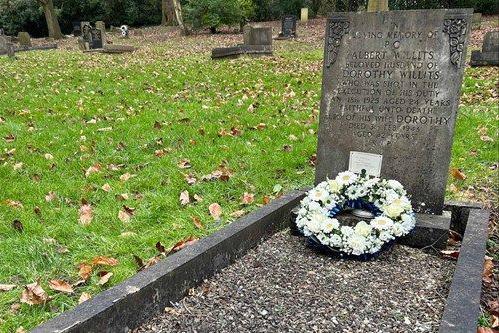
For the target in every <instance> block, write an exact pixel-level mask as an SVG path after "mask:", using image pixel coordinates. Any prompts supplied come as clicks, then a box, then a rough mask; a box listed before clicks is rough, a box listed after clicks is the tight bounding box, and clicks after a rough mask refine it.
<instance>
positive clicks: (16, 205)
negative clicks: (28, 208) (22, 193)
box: [5, 199, 23, 208]
mask: <svg viewBox="0 0 499 333" xmlns="http://www.w3.org/2000/svg"><path fill="white" fill-rule="evenodd" d="M5 203H6V204H7V206H9V207H13V208H23V204H22V203H21V202H20V201H16V200H11V199H7V200H5Z"/></svg>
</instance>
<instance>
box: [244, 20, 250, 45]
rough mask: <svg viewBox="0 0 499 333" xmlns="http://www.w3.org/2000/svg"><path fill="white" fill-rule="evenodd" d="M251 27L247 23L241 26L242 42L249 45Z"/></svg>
mask: <svg viewBox="0 0 499 333" xmlns="http://www.w3.org/2000/svg"><path fill="white" fill-rule="evenodd" d="M251 29H252V27H251V25H249V24H246V25H245V26H244V27H243V44H246V45H249V41H250V34H251Z"/></svg>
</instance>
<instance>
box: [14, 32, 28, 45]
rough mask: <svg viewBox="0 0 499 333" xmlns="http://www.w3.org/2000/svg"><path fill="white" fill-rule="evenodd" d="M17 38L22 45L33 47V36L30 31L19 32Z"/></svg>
mask: <svg viewBox="0 0 499 333" xmlns="http://www.w3.org/2000/svg"><path fill="white" fill-rule="evenodd" d="M17 40H18V41H19V44H20V45H21V46H22V47H31V37H30V36H29V33H27V32H25V31H21V32H19V33H18V34H17Z"/></svg>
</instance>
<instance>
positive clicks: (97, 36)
mask: <svg viewBox="0 0 499 333" xmlns="http://www.w3.org/2000/svg"><path fill="white" fill-rule="evenodd" d="M90 34H91V35H92V42H91V43H90V45H91V46H90V48H91V49H102V47H103V43H102V32H101V30H100V29H92V30H90Z"/></svg>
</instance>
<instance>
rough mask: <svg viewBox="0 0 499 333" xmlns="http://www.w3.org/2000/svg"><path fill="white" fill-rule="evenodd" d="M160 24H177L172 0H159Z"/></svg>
mask: <svg viewBox="0 0 499 333" xmlns="http://www.w3.org/2000/svg"><path fill="white" fill-rule="evenodd" d="M161 24H162V25H177V19H176V18H175V10H174V9H173V2H172V0H161Z"/></svg>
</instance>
